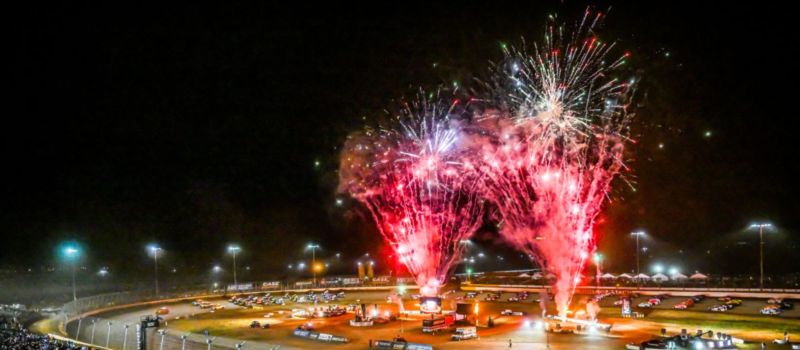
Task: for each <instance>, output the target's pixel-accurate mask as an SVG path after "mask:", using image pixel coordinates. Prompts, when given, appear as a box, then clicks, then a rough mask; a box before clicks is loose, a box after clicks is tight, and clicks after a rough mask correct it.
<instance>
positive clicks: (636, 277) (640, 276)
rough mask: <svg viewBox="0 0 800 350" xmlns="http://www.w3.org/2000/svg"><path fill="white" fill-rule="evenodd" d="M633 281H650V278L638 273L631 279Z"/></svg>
mask: <svg viewBox="0 0 800 350" xmlns="http://www.w3.org/2000/svg"><path fill="white" fill-rule="evenodd" d="M633 279H635V280H642V281H649V280H650V276H648V275H645V274H643V273H640V274H638V275H636V276H634V277H633Z"/></svg>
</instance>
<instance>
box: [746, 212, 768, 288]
mask: <svg viewBox="0 0 800 350" xmlns="http://www.w3.org/2000/svg"><path fill="white" fill-rule="evenodd" d="M765 228H766V229H770V228H772V224H771V223H768V222H763V223H754V224H752V225H750V229H758V265H759V269H760V272H761V274H760V275H759V278H758V285H759V288H761V289H762V290H763V289H764V229H765Z"/></svg>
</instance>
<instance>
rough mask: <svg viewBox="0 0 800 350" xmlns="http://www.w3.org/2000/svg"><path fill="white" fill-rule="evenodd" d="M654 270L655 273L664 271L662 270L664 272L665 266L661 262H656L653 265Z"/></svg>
mask: <svg viewBox="0 0 800 350" xmlns="http://www.w3.org/2000/svg"><path fill="white" fill-rule="evenodd" d="M653 272H655V273H662V272H664V266H661V264H655V265H653Z"/></svg>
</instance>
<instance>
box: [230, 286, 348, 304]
mask: <svg viewBox="0 0 800 350" xmlns="http://www.w3.org/2000/svg"><path fill="white" fill-rule="evenodd" d="M344 296H345V293H344V292H338V293H331V292H329V291H327V290H325V291H323V292H322V293H314V292H308V293H306V294H290V293H285V294H284V295H283V296H277V295H272V293H265V294H263V295H258V294H252V295H234V296H232V297H231V298H230V299H229V300H228V301H229V302H231V303H233V304H236V305H239V306H241V307H245V308H253V307H254V306H256V305H286V303H287V302H293V303H301V304H302V303H317V302H323V303H329V302H331V301H336V300H338V299H342V298H344Z"/></svg>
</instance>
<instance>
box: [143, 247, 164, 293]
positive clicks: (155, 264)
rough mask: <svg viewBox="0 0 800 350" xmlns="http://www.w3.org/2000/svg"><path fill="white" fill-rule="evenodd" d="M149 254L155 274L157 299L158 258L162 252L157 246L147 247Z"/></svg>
mask: <svg viewBox="0 0 800 350" xmlns="http://www.w3.org/2000/svg"><path fill="white" fill-rule="evenodd" d="M147 250H148V251H149V252H150V254H153V271H154V272H155V285H156V298H158V256H159V255H161V252H162V251H164V250H163V249H161V247H159V246H158V245H157V244H151V245H149V246H147Z"/></svg>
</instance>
